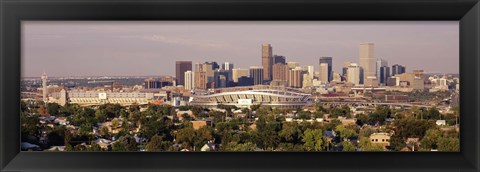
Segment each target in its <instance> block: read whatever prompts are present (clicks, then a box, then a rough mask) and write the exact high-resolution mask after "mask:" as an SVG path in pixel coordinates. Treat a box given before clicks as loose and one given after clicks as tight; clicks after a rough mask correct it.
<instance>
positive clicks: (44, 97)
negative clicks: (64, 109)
mask: <svg viewBox="0 0 480 172" xmlns="http://www.w3.org/2000/svg"><path fill="white" fill-rule="evenodd" d="M41 78H42V91H43V97H42V100H43V102H45V103H47V101H48V97H47V79H48V77H47V74H46V73H45V72H43V74H42V77H41Z"/></svg>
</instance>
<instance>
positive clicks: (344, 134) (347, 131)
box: [335, 125, 357, 140]
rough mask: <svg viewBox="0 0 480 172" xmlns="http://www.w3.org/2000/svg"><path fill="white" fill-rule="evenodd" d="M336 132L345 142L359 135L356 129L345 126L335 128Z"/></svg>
mask: <svg viewBox="0 0 480 172" xmlns="http://www.w3.org/2000/svg"><path fill="white" fill-rule="evenodd" d="M335 131H336V132H338V133H339V134H340V137H341V138H342V139H343V140H345V139H348V138H350V137H353V136H355V135H357V132H356V131H355V130H354V129H351V128H346V127H345V126H344V125H337V127H335Z"/></svg>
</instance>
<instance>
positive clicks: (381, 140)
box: [369, 133, 391, 148]
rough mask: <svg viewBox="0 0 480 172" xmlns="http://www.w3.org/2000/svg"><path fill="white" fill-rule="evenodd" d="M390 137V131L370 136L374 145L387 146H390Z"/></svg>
mask: <svg viewBox="0 0 480 172" xmlns="http://www.w3.org/2000/svg"><path fill="white" fill-rule="evenodd" d="M390 137H391V136H390V134H389V133H373V134H371V135H370V137H369V138H370V143H372V145H380V146H382V147H383V148H385V147H387V146H390Z"/></svg>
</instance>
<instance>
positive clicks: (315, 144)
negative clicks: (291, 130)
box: [302, 129, 326, 151]
mask: <svg viewBox="0 0 480 172" xmlns="http://www.w3.org/2000/svg"><path fill="white" fill-rule="evenodd" d="M302 141H303V142H304V143H305V144H304V147H305V149H306V150H307V151H321V150H323V145H324V143H326V142H325V139H324V138H323V132H322V130H320V129H313V130H311V129H307V130H305V132H304V133H303V138H302Z"/></svg>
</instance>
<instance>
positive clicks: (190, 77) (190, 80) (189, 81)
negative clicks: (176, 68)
mask: <svg viewBox="0 0 480 172" xmlns="http://www.w3.org/2000/svg"><path fill="white" fill-rule="evenodd" d="M184 86H185V89H187V90H192V89H193V88H195V73H194V72H192V71H191V70H187V71H186V72H185V85H184Z"/></svg>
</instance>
